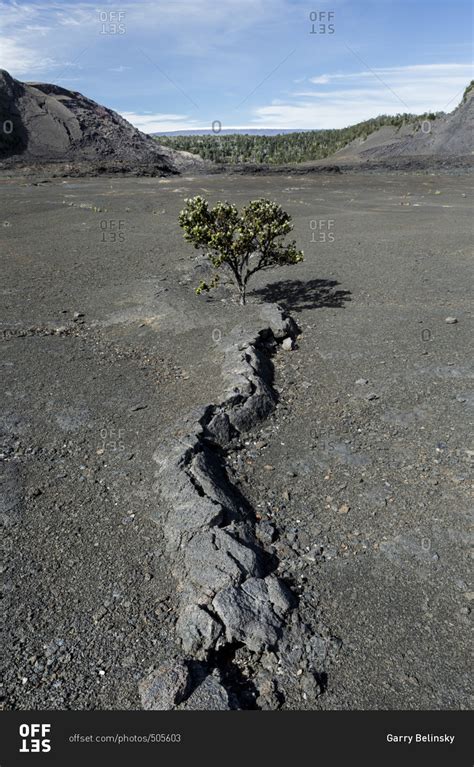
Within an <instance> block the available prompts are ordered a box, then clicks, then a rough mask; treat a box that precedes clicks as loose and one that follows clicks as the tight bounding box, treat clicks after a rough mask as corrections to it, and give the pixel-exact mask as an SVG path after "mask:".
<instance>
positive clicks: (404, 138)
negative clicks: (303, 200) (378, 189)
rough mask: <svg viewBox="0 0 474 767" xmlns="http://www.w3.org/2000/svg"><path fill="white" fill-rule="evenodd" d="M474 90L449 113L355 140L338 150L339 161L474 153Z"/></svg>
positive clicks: (441, 156)
mask: <svg viewBox="0 0 474 767" xmlns="http://www.w3.org/2000/svg"><path fill="white" fill-rule="evenodd" d="M473 136H474V89H473V87H472V83H471V85H470V86H468V88H466V91H465V93H464V97H463V100H462V101H461V103H460V104H459V106H458V107H456V109H455V110H454V111H453V112H451V113H450V114H446V115H441V116H439V117H435V118H434V119H432V120H421V119H420V121H419V122H417V123H414V124H412V125H406V126H403V127H402V128H400V129H399V130H397V129H395V128H390V127H384V128H381V129H380V130H377V131H374V133H372V134H371V135H370V136H368V137H367V138H366V139H364V140H363V141H360V140H356V141H353V142H351V143H350V144H348V145H347V146H346V147H344V148H343V149H341V150H340V151H339V152H337V153H336V154H335V155H334V157H335V158H336V157H337V159H338V160H339V161H354V160H356V159H359V160H383V159H390V158H396V157H412V158H416V157H419V158H427V157H433V158H441V159H449V158H461V157H465V158H467V157H469V156H470V155H473V154H474V141H473Z"/></svg>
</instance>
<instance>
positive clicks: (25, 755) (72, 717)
mask: <svg viewBox="0 0 474 767" xmlns="http://www.w3.org/2000/svg"><path fill="white" fill-rule="evenodd" d="M468 717H470V713H469V712H467V711H325V712H319V711H318V712H306V711H304V712H303V711H301V712H298V711H294V712H293V711H285V712H283V711H282V712H278V711H277V712H265V711H236V712H212V711H202V712H166V711H165V712H161V711H157V712H149V711H24V712H21V711H4V712H2V714H1V718H0V723H1V732H2V736H1V742H0V766H1V767H26V766H27V765H35V764H41V765H58V766H59V765H61V767H76V765H81V767H83V765H86V767H95V765H98V766H99V765H100V767H102V765H105V764H113V765H114V767H120V765H122V764H123V765H130V764H131V765H133V766H134V767H135V765H136V767H148V765H154V766H155V765H173V767H175V766H176V767H180V765H190V764H193V763H195V762H198V763H202V764H203V765H205V767H213V765H219V766H223V767H230V765H234V764H235V765H241V767H251V765H254V764H259V765H260V764H262V765H263V764H265V766H266V765H269V767H276V766H277V765H280V764H281V765H285V767H297V765H300V764H305V765H306V764H307V765H308V766H309V765H318V764H320V763H321V760H325V761H327V762H328V764H331V765H334V767H338V766H339V765H350V764H352V763H354V762H356V763H357V764H359V763H360V764H364V765H377V767H378V766H379V765H381V766H382V765H383V767H389V766H391V765H394V766H395V765H396V766H397V767H399V766H400V765H402V767H411V765H413V767H415V765H416V767H420V765H425V764H426V765H429V767H437V765H440V767H441V765H442V766H443V767H445V766H446V765H450V767H457V765H460V766H461V765H463V766H464V765H471V764H472V758H470V757H469V753H470V752H471V754H472V750H470V749H469V740H470V739H469V725H468Z"/></svg>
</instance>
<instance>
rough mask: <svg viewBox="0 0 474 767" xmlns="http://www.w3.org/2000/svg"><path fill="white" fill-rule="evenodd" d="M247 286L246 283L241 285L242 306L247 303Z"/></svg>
mask: <svg viewBox="0 0 474 767" xmlns="http://www.w3.org/2000/svg"><path fill="white" fill-rule="evenodd" d="M245 288H246V286H245V285H241V287H240V305H241V306H245V303H246V301H245Z"/></svg>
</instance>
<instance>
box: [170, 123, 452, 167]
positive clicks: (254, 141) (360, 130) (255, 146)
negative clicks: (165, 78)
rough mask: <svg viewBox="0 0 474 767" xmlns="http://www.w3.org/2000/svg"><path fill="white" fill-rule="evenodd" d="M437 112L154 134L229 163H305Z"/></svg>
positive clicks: (216, 161)
mask: <svg viewBox="0 0 474 767" xmlns="http://www.w3.org/2000/svg"><path fill="white" fill-rule="evenodd" d="M436 116H437V115H434V114H431V113H430V114H425V115H419V116H416V115H412V114H398V115H381V116H380V117H376V118H374V119H372V120H365V121H364V122H361V123H358V124H357V125H351V126H349V127H348V128H340V129H334V130H315V131H301V132H297V133H286V134H279V135H276V136H255V135H249V134H237V133H236V134H232V135H219V134H215V135H214V134H213V135H205V136H204V135H192V136H157V137H156V139H157V141H159V143H160V144H164V145H165V146H169V147H171V148H172V149H179V150H184V151H186V152H193V153H194V154H199V155H201V157H202V158H203V159H205V160H210V161H211V162H215V163H223V164H229V165H236V164H244V163H248V164H262V163H263V164H268V165H281V164H284V163H295V162H308V161H311V160H321V159H324V158H325V157H329V156H330V155H332V154H334V152H337V151H338V150H339V149H343V148H344V147H345V146H347V144H349V143H351V141H355V140H359V141H363V140H364V139H366V138H367V136H369V135H370V134H371V133H373V131H375V130H378V129H379V128H382V127H383V126H385V125H391V126H392V127H394V128H395V129H396V130H399V129H400V128H401V127H402V126H403V125H407V124H409V125H413V127H414V128H416V126H417V125H421V123H422V121H423V120H426V119H430V120H432V119H434V117H436Z"/></svg>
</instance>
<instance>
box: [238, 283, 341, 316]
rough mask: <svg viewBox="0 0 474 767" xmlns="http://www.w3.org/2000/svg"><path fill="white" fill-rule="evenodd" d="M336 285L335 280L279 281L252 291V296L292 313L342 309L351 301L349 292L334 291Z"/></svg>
mask: <svg viewBox="0 0 474 767" xmlns="http://www.w3.org/2000/svg"><path fill="white" fill-rule="evenodd" d="M338 285H340V282H338V281H337V280H308V282H303V280H280V281H279V282H272V283H270V284H269V285H265V287H263V288H259V289H258V290H254V291H253V295H255V296H259V298H261V299H263V300H264V301H268V302H270V303H277V304H280V305H281V306H282V307H283V308H284V309H286V310H287V311H293V312H302V311H303V310H304V309H320V308H321V307H323V306H326V307H330V308H333V309H343V308H344V304H345V303H346V301H350V300H351V291H350V290H336V288H337V286H338Z"/></svg>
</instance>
